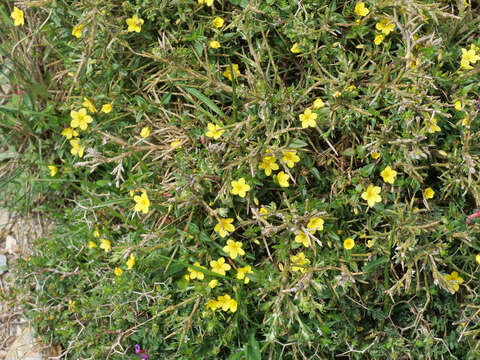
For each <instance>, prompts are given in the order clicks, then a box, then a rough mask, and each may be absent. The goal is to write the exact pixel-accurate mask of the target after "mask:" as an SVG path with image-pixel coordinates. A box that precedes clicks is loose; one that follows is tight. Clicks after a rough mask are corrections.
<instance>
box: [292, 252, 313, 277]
mask: <svg viewBox="0 0 480 360" xmlns="http://www.w3.org/2000/svg"><path fill="white" fill-rule="evenodd" d="M290 261H291V263H292V271H300V272H301V273H302V274H304V273H305V272H306V271H307V269H306V267H305V265H308V264H310V260H308V259H307V258H305V254H304V253H303V252H299V253H298V254H297V255H292V256H290Z"/></svg>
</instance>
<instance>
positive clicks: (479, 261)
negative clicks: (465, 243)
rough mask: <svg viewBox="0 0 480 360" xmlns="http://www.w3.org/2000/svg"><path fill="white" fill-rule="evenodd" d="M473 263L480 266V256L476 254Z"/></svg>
mask: <svg viewBox="0 0 480 360" xmlns="http://www.w3.org/2000/svg"><path fill="white" fill-rule="evenodd" d="M475 261H476V262H477V264H480V254H477V256H475Z"/></svg>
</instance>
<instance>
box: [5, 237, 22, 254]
mask: <svg viewBox="0 0 480 360" xmlns="http://www.w3.org/2000/svg"><path fill="white" fill-rule="evenodd" d="M5 249H6V250H7V252H8V253H9V254H12V255H13V254H15V253H18V251H19V248H18V243H17V239H15V238H14V237H13V236H10V235H7V238H6V239H5Z"/></svg>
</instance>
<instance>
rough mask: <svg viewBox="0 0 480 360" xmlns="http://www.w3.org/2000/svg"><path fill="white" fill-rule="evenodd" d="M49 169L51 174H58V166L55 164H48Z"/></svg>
mask: <svg viewBox="0 0 480 360" xmlns="http://www.w3.org/2000/svg"><path fill="white" fill-rule="evenodd" d="M48 169H49V170H50V176H52V177H53V176H55V175H57V172H58V168H57V167H56V166H55V165H48Z"/></svg>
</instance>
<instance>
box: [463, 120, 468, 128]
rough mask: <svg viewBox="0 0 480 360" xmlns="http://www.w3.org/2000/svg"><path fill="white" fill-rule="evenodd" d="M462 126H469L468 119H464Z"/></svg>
mask: <svg viewBox="0 0 480 360" xmlns="http://www.w3.org/2000/svg"><path fill="white" fill-rule="evenodd" d="M462 125H463V126H468V118H464V119H463V120H462Z"/></svg>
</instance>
